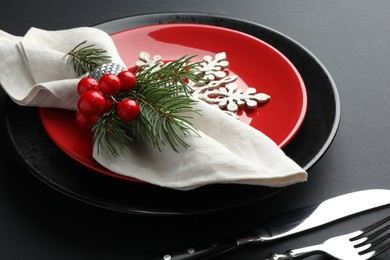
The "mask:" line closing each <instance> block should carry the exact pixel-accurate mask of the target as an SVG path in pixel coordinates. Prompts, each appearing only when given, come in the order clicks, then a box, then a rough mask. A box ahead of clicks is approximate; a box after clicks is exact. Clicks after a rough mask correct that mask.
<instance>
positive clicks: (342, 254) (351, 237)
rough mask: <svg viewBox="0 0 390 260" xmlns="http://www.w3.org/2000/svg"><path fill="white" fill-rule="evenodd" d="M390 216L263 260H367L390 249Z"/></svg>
mask: <svg viewBox="0 0 390 260" xmlns="http://www.w3.org/2000/svg"><path fill="white" fill-rule="evenodd" d="M389 229H390V216H389V217H387V218H384V219H382V220H380V221H378V222H376V223H374V224H372V225H370V226H368V227H365V228H363V229H361V230H358V231H355V232H352V233H349V234H345V235H341V236H337V237H332V238H330V239H328V240H326V241H325V242H323V243H322V244H318V245H313V246H307V247H302V248H299V249H293V250H288V251H286V252H285V253H284V254H271V255H269V256H268V257H267V258H264V259H263V260H292V259H303V258H306V257H308V256H311V255H316V254H322V255H328V256H332V257H333V258H334V259H340V260H343V259H348V260H367V259H371V258H373V257H375V256H377V255H379V254H381V253H383V252H384V251H386V250H387V249H389V248H390V241H387V242H386V240H388V238H389V237H390V234H389V233H385V232H386V231H387V230H389Z"/></svg>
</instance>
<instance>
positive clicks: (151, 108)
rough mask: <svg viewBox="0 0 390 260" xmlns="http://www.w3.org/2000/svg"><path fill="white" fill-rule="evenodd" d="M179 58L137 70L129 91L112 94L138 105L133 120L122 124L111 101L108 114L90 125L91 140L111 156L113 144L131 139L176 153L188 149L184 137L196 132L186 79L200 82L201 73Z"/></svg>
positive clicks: (126, 142)
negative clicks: (133, 83)
mask: <svg viewBox="0 0 390 260" xmlns="http://www.w3.org/2000/svg"><path fill="white" fill-rule="evenodd" d="M190 59H191V58H186V57H183V58H181V59H179V60H176V61H173V62H171V63H169V64H168V65H166V66H164V67H163V68H161V69H159V70H155V68H146V69H142V70H140V71H138V72H137V74H136V77H137V85H136V86H135V88H134V89H133V91H131V92H120V93H118V94H117V95H115V96H114V99H115V100H117V101H118V102H119V101H120V100H122V99H124V98H132V99H134V100H135V101H136V102H137V103H138V104H139V106H140V115H139V116H138V118H137V119H135V120H133V121H131V122H128V123H125V122H123V121H121V120H120V119H119V118H118V117H117V116H116V113H115V109H116V105H115V104H114V105H113V107H112V108H111V111H110V112H109V113H106V114H105V115H103V116H101V117H100V118H99V120H98V122H97V123H96V124H95V126H94V127H93V132H94V139H93V141H94V143H97V145H98V149H99V147H100V146H103V145H107V146H108V148H109V149H110V151H111V153H112V154H113V155H114V156H117V155H118V152H117V151H116V149H115V146H114V145H113V143H114V142H115V143H117V144H118V145H119V146H121V147H123V148H125V149H126V148H127V147H129V146H131V145H132V143H133V142H134V140H138V141H142V142H150V143H152V144H153V146H154V147H155V148H157V149H159V150H161V145H167V144H168V145H170V146H171V147H172V149H173V150H174V151H176V152H179V149H180V147H183V148H188V147H189V144H188V143H187V141H186V136H187V135H189V134H198V133H197V129H196V127H195V126H194V125H193V124H192V123H191V118H192V117H193V115H194V114H199V111H197V110H195V109H194V105H195V104H196V102H197V101H196V100H194V99H193V98H192V97H191V94H190V88H189V87H188V85H187V84H186V80H187V79H190V80H191V81H193V82H200V80H201V76H200V73H199V71H197V70H196V69H195V67H196V65H197V63H189V61H190Z"/></svg>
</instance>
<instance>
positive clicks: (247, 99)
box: [136, 52, 271, 117]
mask: <svg viewBox="0 0 390 260" xmlns="http://www.w3.org/2000/svg"><path fill="white" fill-rule="evenodd" d="M139 57H140V60H139V61H137V62H136V66H137V67H153V66H156V65H158V66H156V69H158V68H161V67H162V66H163V62H162V57H161V56H160V55H155V56H153V58H152V57H151V56H150V54H149V53H146V52H141V54H140V56H139ZM228 66H229V62H228V61H227V60H226V53H224V52H221V53H217V54H216V55H215V56H214V58H213V57H211V56H210V55H206V56H204V57H203V61H202V62H200V63H199V65H198V66H197V67H196V68H197V69H198V70H199V71H200V73H201V75H202V78H203V80H204V82H203V83H204V84H202V85H201V86H198V85H197V84H196V83H194V82H192V81H190V82H189V83H188V85H189V86H190V87H191V89H192V96H193V97H194V98H197V99H200V100H203V101H205V102H207V103H209V104H216V105H218V106H219V108H221V109H222V110H224V111H226V113H228V114H229V115H233V116H235V115H236V113H237V111H239V109H242V108H247V109H255V108H257V107H258V106H259V105H261V104H264V103H266V102H268V101H269V100H270V99H271V97H270V96H269V95H267V94H265V93H256V89H255V88H251V87H250V88H248V89H246V90H245V91H244V90H242V89H240V88H238V86H237V84H236V83H235V81H236V80H237V78H238V77H237V76H236V75H228V73H227V72H226V69H227V68H228ZM235 117H237V116H235Z"/></svg>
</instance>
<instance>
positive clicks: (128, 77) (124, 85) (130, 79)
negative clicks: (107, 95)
mask: <svg viewBox="0 0 390 260" xmlns="http://www.w3.org/2000/svg"><path fill="white" fill-rule="evenodd" d="M118 78H119V80H120V81H121V90H124V91H129V90H131V89H132V88H133V87H134V86H135V84H136V79H135V76H134V74H133V73H132V72H130V71H128V70H124V71H121V72H120V73H119V74H118Z"/></svg>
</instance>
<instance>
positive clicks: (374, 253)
mask: <svg viewBox="0 0 390 260" xmlns="http://www.w3.org/2000/svg"><path fill="white" fill-rule="evenodd" d="M388 249H390V242H388V243H386V244H384V245H382V246H380V247H376V248H375V249H374V250H372V248H369V249H366V250H364V251H362V252H359V255H362V256H363V255H365V254H368V258H366V259H371V258H373V257H375V256H377V255H379V254H382V253H383V252H385V251H386V250H388ZM365 251H367V252H365Z"/></svg>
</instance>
